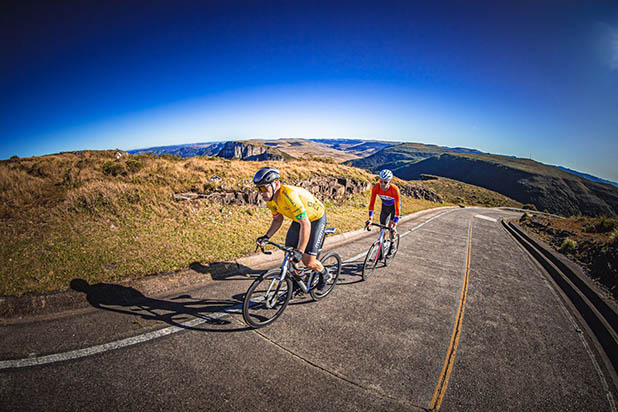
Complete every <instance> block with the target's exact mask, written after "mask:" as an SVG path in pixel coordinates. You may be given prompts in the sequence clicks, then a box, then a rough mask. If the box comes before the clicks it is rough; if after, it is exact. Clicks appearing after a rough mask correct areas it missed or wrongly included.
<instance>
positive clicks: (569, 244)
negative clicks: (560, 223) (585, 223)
mask: <svg viewBox="0 0 618 412" xmlns="http://www.w3.org/2000/svg"><path fill="white" fill-rule="evenodd" d="M575 249H577V242H576V241H574V240H573V239H569V238H566V239H564V241H563V242H562V245H560V249H559V250H560V252H562V253H569V252H573V251H575Z"/></svg>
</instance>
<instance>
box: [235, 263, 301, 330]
mask: <svg viewBox="0 0 618 412" xmlns="http://www.w3.org/2000/svg"><path fill="white" fill-rule="evenodd" d="M280 276H281V269H280V268H276V269H272V270H269V271H268V272H266V273H265V274H263V275H262V276H260V277H258V278H257V279H256V280H254V281H253V283H252V284H251V286H249V289H247V293H246V294H245V298H244V300H243V303H242V316H243V318H244V320H245V323H247V325H249V326H251V327H252V328H256V329H257V328H261V327H263V326H266V325H269V324H271V323H272V322H274V321H275V320H276V319H277V318H278V317H279V316H281V314H282V313H283V311H284V310H285V308H286V307H287V306H288V303H289V302H290V298H291V297H292V279H290V278H289V277H286V278H285V279H284V282H285V288H286V290H285V291H281V290H279V291H278V292H277V294H278V296H279V297H278V298H277V300H276V301H275V305H274V306H273V307H272V308H268V306H267V305H266V304H265V303H264V302H265V299H264V295H265V293H266V291H267V290H268V287H269V286H270V284H271V282H272V281H273V280H274V279H276V278H279V277H280ZM274 292H275V291H273V290H271V292H270V294H272V293H274ZM271 296H272V295H271Z"/></svg>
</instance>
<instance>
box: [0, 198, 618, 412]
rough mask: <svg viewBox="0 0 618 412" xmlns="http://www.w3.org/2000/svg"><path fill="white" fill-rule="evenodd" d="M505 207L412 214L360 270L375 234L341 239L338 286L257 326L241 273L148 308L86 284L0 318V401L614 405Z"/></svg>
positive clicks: (126, 293)
mask: <svg viewBox="0 0 618 412" xmlns="http://www.w3.org/2000/svg"><path fill="white" fill-rule="evenodd" d="M507 215H508V216H512V215H513V214H511V213H510V212H505V211H499V210H493V209H452V210H449V211H443V210H442V211H436V212H435V213H432V214H426V215H423V216H421V217H418V218H416V219H412V220H409V221H407V222H406V223H405V224H403V225H401V226H400V229H399V230H400V233H401V234H404V236H403V237H402V239H401V243H400V248H399V252H398V254H397V256H396V258H395V259H394V261H393V262H392V263H391V264H390V265H389V266H388V267H386V268H382V267H378V268H377V269H376V271H375V273H374V275H373V276H372V277H371V278H370V279H369V280H368V281H366V282H363V281H362V278H361V276H360V274H361V265H362V262H363V259H364V256H360V257H358V256H359V255H361V254H362V253H363V252H364V251H366V250H367V249H368V247H369V245H370V244H371V242H372V241H373V240H374V237H373V236H372V237H370V238H366V239H362V240H359V241H355V242H351V243H349V244H346V245H345V246H340V247H338V248H337V251H338V252H339V253H340V254H341V255H342V257H343V258H344V260H351V261H348V262H347V263H346V264H345V266H344V268H343V274H342V277H341V282H340V284H339V285H338V286H337V288H336V289H335V290H334V292H333V294H332V295H331V296H329V297H328V298H327V299H325V300H323V301H320V302H317V303H315V302H312V301H310V299H298V300H294V301H292V302H291V304H290V306H289V307H288V308H287V309H286V311H285V313H284V314H283V315H282V316H281V318H280V319H279V320H277V321H276V322H275V323H274V324H272V325H271V326H268V327H266V328H263V329H260V330H258V331H254V330H250V329H247V328H246V326H245V324H244V323H243V321H242V315H241V314H240V309H239V308H240V302H241V300H242V296H243V294H244V292H245V291H246V289H247V288H248V286H249V284H250V282H251V280H252V279H251V278H249V277H246V276H241V275H234V276H227V277H226V276H221V277H218V280H215V281H213V282H210V283H208V284H207V285H206V286H204V287H201V288H199V289H195V290H191V291H188V292H187V293H183V294H180V295H178V294H176V295H172V296H168V297H165V298H154V297H143V299H142V301H141V303H140V304H139V305H135V304H130V303H127V302H130V301H131V299H132V298H135V297H136V296H139V295H140V292H139V291H136V290H131V289H130V288H126V287H121V286H113V285H107V286H104V288H103V289H104V292H105V293H102V289H101V287H98V288H97V287H95V286H92V287H91V288H90V290H88V291H87V294H85V296H84V298H85V299H86V298H87V299H88V300H89V301H90V302H91V303H92V304H93V305H95V306H96V308H93V309H92V310H88V311H85V312H82V313H80V314H78V315H72V316H64V317H59V318H56V319H53V320H39V321H34V322H25V323H24V322H22V323H18V324H14V325H4V326H2V327H0V359H2V361H0V410H20V411H23V410H71V411H75V410H80V411H85V410H183V411H185V410H226V411H228V410H249V409H254V410H266V411H269V410H273V411H274V410H279V411H281V410H311V409H313V410H329V411H331V410H332V411H335V410H336V411H347V410H411V411H415V410H429V409H433V410H442V411H509V410H512V411H595V412H596V411H615V410H616V405H615V399H617V397H616V396H617V395H616V392H615V388H614V387H613V386H612V384H611V381H610V380H609V379H608V378H607V377H606V376H607V373H606V372H605V371H604V367H603V365H602V364H601V363H600V362H599V361H598V355H597V354H596V353H595V351H594V349H592V348H593V346H592V345H591V344H590V343H589V341H588V337H586V336H585V335H584V333H583V332H582V330H581V329H580V327H579V326H578V324H577V322H576V320H575V317H574V316H572V315H571V314H570V312H569V310H568V309H567V307H566V306H565V304H563V303H562V301H561V299H560V297H559V295H558V294H557V293H556V292H555V291H554V290H553V288H552V287H551V284H550V283H549V281H548V280H547V278H546V275H545V274H544V272H543V271H542V270H541V269H540V268H539V267H538V266H537V265H536V264H535V263H534V262H533V261H532V260H531V259H530V257H529V256H528V255H527V254H526V253H525V252H524V251H523V250H522V249H521V248H520V247H519V246H518V245H517V244H516V243H515V242H514V240H513V239H512V238H511V237H509V235H508V234H507V233H506V232H505V231H504V229H502V227H501V225H500V224H499V223H498V222H496V221H495V219H497V218H499V217H501V216H507ZM410 230H412V231H410ZM374 233H376V236H377V232H374ZM355 257H356V259H353V258H355Z"/></svg>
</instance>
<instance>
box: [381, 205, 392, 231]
mask: <svg viewBox="0 0 618 412" xmlns="http://www.w3.org/2000/svg"><path fill="white" fill-rule="evenodd" d="M394 217H395V205H392V206H384V205H382V211H381V212H380V224H381V225H385V226H386V225H388V223H389V222H390V221H391V220H393V218H394Z"/></svg>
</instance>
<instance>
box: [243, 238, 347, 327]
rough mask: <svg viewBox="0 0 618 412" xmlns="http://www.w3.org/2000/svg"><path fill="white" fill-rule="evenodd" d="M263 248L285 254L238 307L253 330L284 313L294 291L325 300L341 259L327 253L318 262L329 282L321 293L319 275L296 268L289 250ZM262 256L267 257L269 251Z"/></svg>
mask: <svg viewBox="0 0 618 412" xmlns="http://www.w3.org/2000/svg"><path fill="white" fill-rule="evenodd" d="M334 232H335V229H334V228H329V229H326V230H325V231H324V234H325V236H326V235H328V234H331V233H334ZM264 243H265V244H267V245H272V246H275V247H276V248H279V249H281V250H283V251H284V252H285V254H284V257H283V262H282V263H281V266H280V267H278V268H274V269H271V270H268V271H267V272H265V273H264V274H262V275H260V276H259V277H258V278H257V279H255V280H254V281H253V283H252V284H251V286H249V289H248V290H247V293H246V294H245V298H244V300H243V304H242V316H243V318H244V319H245V322H246V323H247V324H248V325H249V326H251V327H253V328H261V327H262V326H266V325H268V324H270V323H272V322H274V321H275V320H276V319H277V318H278V317H279V316H281V314H282V313H283V311H284V310H285V308H286V307H287V306H288V303H289V302H290V299H291V298H292V295H293V294H294V293H295V289H296V290H298V291H300V292H301V293H309V294H310V295H311V298H312V299H313V300H320V299H324V298H325V297H326V296H328V295H329V294H330V293H331V292H332V291H333V289H334V288H335V285H336V284H337V279H339V274H340V273H341V256H339V254H338V253H336V252H328V253H327V254H326V255H324V256H320V254H319V253H318V258H319V260H320V262H321V263H322V265H323V266H324V267H325V268H327V269H328V271H329V272H330V273H331V275H332V278H331V280H330V281H328V283H327V284H326V287H325V288H324V289H322V290H319V289H318V287H317V286H318V283H319V281H320V274H319V273H317V272H315V271H313V270H311V269H309V268H307V267H303V268H300V267H298V266H297V265H296V264H295V263H293V261H292V254H293V251H294V248H293V247H289V246H284V245H280V244H278V243H275V242H271V241H265V242H264ZM261 249H262V252H263V253H265V254H271V253H272V252H271V251H265V250H264V248H263V247H262V248H261Z"/></svg>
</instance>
